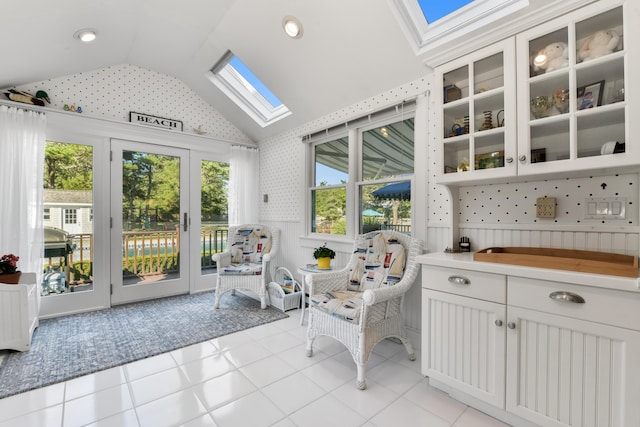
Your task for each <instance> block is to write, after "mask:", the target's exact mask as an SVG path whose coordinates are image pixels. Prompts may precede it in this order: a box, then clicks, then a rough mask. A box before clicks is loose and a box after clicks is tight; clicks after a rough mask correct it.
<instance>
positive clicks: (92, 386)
mask: <svg viewBox="0 0 640 427" xmlns="http://www.w3.org/2000/svg"><path fill="white" fill-rule="evenodd" d="M126 382H127V379H126V378H125V375H124V369H123V368H122V367H120V366H118V367H115V368H111V369H107V370H104V371H100V372H96V373H94V374H89V375H85V376H83V377H79V378H74V379H72V380H69V381H67V384H66V389H65V393H64V400H67V401H68V400H73V399H76V398H78V397H80V396H84V395H87V394H90V393H95V392H97V391H100V390H104V389H107V388H111V387H115V386H117V385H120V384H124V383H126Z"/></svg>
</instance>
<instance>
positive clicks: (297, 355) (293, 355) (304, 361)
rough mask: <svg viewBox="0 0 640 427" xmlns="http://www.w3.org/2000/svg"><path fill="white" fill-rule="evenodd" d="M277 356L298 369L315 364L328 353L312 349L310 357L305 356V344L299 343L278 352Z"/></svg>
mask: <svg viewBox="0 0 640 427" xmlns="http://www.w3.org/2000/svg"><path fill="white" fill-rule="evenodd" d="M278 356H279V357H280V358H281V359H282V360H283V361H284V362H285V363H287V364H288V365H289V366H291V367H292V368H293V369H296V370H300V369H305V368H308V367H309V366H312V365H315V364H316V363H318V362H321V361H323V360H324V359H326V358H327V357H329V355H328V354H326V353H323V352H322V351H317V350H314V351H313V356H312V357H307V355H306V352H305V346H304V345H299V346H296V347H293V348H290V349H289V350H285V351H283V352H280V353H278Z"/></svg>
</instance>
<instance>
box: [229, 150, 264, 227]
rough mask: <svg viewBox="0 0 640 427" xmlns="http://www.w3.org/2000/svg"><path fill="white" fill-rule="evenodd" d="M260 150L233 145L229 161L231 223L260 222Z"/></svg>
mask: <svg viewBox="0 0 640 427" xmlns="http://www.w3.org/2000/svg"><path fill="white" fill-rule="evenodd" d="M259 169H260V162H259V157H258V150H257V149H255V148H249V147H240V146H235V145H234V146H232V147H231V161H230V162H229V201H228V203H229V225H241V224H251V223H257V222H258V200H259V199H258V191H259V188H258V183H259V182H258V177H259V175H260V170H259Z"/></svg>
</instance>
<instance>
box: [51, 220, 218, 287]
mask: <svg viewBox="0 0 640 427" xmlns="http://www.w3.org/2000/svg"><path fill="white" fill-rule="evenodd" d="M228 235H229V230H228V229H227V228H216V229H212V230H203V231H202V232H201V233H200V265H201V267H202V269H208V268H215V263H214V262H213V261H212V260H211V255H213V254H214V253H218V252H223V251H224V250H225V248H226V244H227V237H228ZM71 239H72V242H71V243H72V244H73V245H74V247H75V249H74V250H73V252H71V253H70V254H69V255H68V260H67V264H68V266H69V268H70V278H69V280H70V282H71V283H91V282H92V281H93V234H90V233H83V234H75V235H73V236H71ZM179 256H180V234H179V232H178V231H177V230H172V231H129V232H124V233H122V271H123V275H124V276H147V275H153V274H159V273H173V272H177V271H178V269H177V267H178V258H179ZM54 259H55V258H54ZM54 259H51V258H50V259H48V265H53V264H55V262H54Z"/></svg>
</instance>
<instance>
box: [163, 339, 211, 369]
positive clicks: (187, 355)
mask: <svg viewBox="0 0 640 427" xmlns="http://www.w3.org/2000/svg"><path fill="white" fill-rule="evenodd" d="M217 352H218V349H217V348H216V346H215V345H214V344H213V343H212V342H211V341H205V342H201V343H198V344H194V345H190V346H188V347H184V348H179V349H177V350H174V351H172V352H171V356H173V358H174V359H175V361H176V363H177V364H178V365H184V364H185V363H189V362H193V361H194V360H198V359H204V358H205V357H207V356H211V355H212V354H214V353H217Z"/></svg>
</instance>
